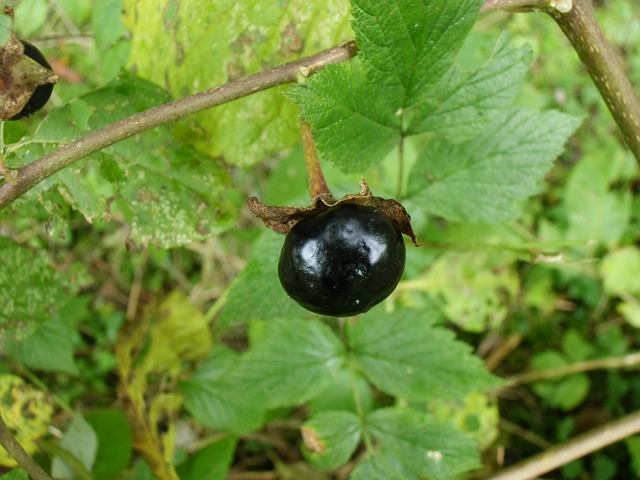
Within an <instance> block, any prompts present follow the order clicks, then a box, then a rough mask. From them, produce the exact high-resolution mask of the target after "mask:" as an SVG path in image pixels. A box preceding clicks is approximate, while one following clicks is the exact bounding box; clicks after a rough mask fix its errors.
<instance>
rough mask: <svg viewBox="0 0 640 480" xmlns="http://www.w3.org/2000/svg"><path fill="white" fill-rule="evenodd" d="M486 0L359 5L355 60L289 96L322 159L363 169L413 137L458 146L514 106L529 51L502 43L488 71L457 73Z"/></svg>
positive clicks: (486, 67)
mask: <svg viewBox="0 0 640 480" xmlns="http://www.w3.org/2000/svg"><path fill="white" fill-rule="evenodd" d="M481 3H482V2H478V1H475V0H469V1H464V2H446V1H435V2H430V3H429V4H428V5H424V4H423V3H422V2H374V1H372V0H359V1H356V2H355V3H354V8H353V14H354V21H353V25H354V30H355V31H356V40H357V41H358V44H359V48H360V52H361V53H360V54H359V55H358V58H357V59H355V60H352V61H351V62H350V64H346V65H345V64H341V65H336V66H332V67H331V68H328V69H326V70H325V71H323V72H320V73H318V74H316V75H314V76H313V77H312V78H311V79H310V80H309V82H307V84H305V85H301V86H297V87H294V88H293V89H292V90H290V91H289V92H288V93H287V96H288V97H289V98H290V99H291V100H293V101H294V102H295V103H296V104H297V105H298V106H299V107H300V109H301V111H302V114H303V115H304V117H305V118H307V119H308V120H309V121H310V123H311V124H312V127H313V132H314V137H315V140H316V144H317V147H318V150H319V152H320V154H321V156H322V158H324V159H326V160H328V161H331V162H333V163H336V165H338V166H339V167H340V168H341V169H342V170H343V171H345V172H350V171H362V170H364V169H366V168H367V167H369V166H370V165H372V164H373V163H376V162H379V161H381V160H382V159H383V158H384V156H385V155H386V154H388V153H389V151H391V150H392V149H393V148H394V147H395V146H396V145H398V144H399V143H400V142H401V141H402V139H403V138H404V137H406V136H407V135H413V134H418V133H424V132H436V133H440V134H442V135H445V136H449V137H451V138H452V139H455V141H456V142H460V141H462V140H464V139H465V138H469V137H471V136H473V135H475V134H476V133H477V132H478V131H479V130H482V129H483V127H484V126H485V125H486V124H487V123H488V122H490V121H491V120H492V118H494V117H495V116H496V115H498V114H499V113H500V112H501V111H503V110H504V109H505V108H506V107H508V106H509V105H510V103H511V102H512V100H513V98H514V97H515V95H516V94H517V92H518V90H519V87H520V84H521V83H522V80H523V77H524V74H525V73H526V71H527V69H528V67H529V64H530V57H531V53H530V49H529V48H527V47H523V48H519V49H516V48H513V47H510V46H509V45H508V43H507V40H508V39H507V37H506V36H504V37H502V38H501V39H500V40H499V41H498V43H497V45H496V47H495V49H494V52H493V56H492V58H491V60H490V61H489V62H487V64H486V65H484V66H483V67H481V68H479V69H477V70H475V71H472V72H461V71H460V70H459V69H458V68H457V67H455V66H453V59H454V57H455V54H456V53H457V52H458V50H459V49H460V47H461V45H462V43H463V41H464V39H465V37H466V35H467V34H468V32H469V29H470V27H471V25H473V22H474V19H475V16H476V14H477V9H478V8H479V6H480V4H481Z"/></svg>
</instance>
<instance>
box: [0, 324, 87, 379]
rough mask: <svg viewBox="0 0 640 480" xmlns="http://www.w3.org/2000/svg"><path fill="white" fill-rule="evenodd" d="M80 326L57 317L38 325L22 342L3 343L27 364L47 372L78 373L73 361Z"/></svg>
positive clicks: (19, 359)
mask: <svg viewBox="0 0 640 480" xmlns="http://www.w3.org/2000/svg"><path fill="white" fill-rule="evenodd" d="M77 336H78V334H77V332H76V329H75V328H73V327H71V326H69V325H66V324H64V323H62V322H61V321H60V319H58V318H57V317H54V318H53V319H51V320H47V321H46V322H44V323H42V324H41V325H38V326H37V327H36V329H35V331H33V332H32V333H31V334H30V335H29V336H27V337H26V338H25V339H23V340H22V341H19V342H18V341H15V340H5V341H4V342H3V343H2V346H3V348H4V350H5V352H6V353H7V355H8V356H9V357H11V358H13V359H14V360H15V361H17V362H19V363H21V364H22V365H24V366H25V367H29V368H33V369H36V370H43V371H45V372H63V373H68V374H70V375H77V374H78V367H77V366H76V364H75V362H74V360H73V351H74V343H75V341H76V339H77Z"/></svg>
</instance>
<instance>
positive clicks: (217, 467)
mask: <svg viewBox="0 0 640 480" xmlns="http://www.w3.org/2000/svg"><path fill="white" fill-rule="evenodd" d="M237 441H238V440H237V438H235V437H225V438H223V439H222V440H218V441H215V442H211V443H210V444H209V445H207V446H206V447H204V448H203V449H201V450H199V451H198V452H197V453H195V454H194V455H193V456H191V457H190V458H189V460H187V461H186V462H185V463H183V464H182V465H180V466H179V467H178V474H179V475H180V479H181V480H224V479H225V478H227V473H228V471H229V466H230V464H231V461H232V460H233V452H234V451H235V448H236V443H237Z"/></svg>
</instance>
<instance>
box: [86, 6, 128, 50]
mask: <svg viewBox="0 0 640 480" xmlns="http://www.w3.org/2000/svg"><path fill="white" fill-rule="evenodd" d="M92 11H93V18H92V20H93V21H92V25H91V26H92V29H93V38H94V40H95V42H96V46H97V47H98V48H107V47H108V46H109V45H111V44H112V43H115V42H116V41H117V40H118V39H119V38H120V37H122V36H123V35H125V34H126V33H127V30H126V29H125V27H124V25H123V23H122V14H123V11H122V0H95V3H94V5H93V9H92Z"/></svg>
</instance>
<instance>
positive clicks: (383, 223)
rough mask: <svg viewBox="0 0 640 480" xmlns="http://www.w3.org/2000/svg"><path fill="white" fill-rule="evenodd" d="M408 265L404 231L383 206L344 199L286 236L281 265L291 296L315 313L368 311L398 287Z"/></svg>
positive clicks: (281, 276)
mask: <svg viewBox="0 0 640 480" xmlns="http://www.w3.org/2000/svg"><path fill="white" fill-rule="evenodd" d="M404 265H405V245H404V241H403V239H402V234H401V233H400V231H399V230H398V228H397V227H396V226H395V225H394V223H393V222H392V221H391V220H390V219H389V217H387V216H386V215H385V214H384V213H382V212H381V211H380V210H378V209H376V208H373V207H368V206H362V205H357V204H349V203H340V204H338V205H336V206H334V207H331V208H329V209H328V210H325V211H324V212H322V213H319V214H318V215H316V216H315V217H311V218H307V219H305V220H302V221H301V222H299V223H298V224H297V225H295V226H294V227H293V228H292V229H291V232H290V233H289V234H288V235H287V237H286V239H285V242H284V245H283V247H282V252H281V253H280V262H279V265H278V274H279V276H280V282H281V283H282V286H283V288H284V290H285V291H286V292H287V294H288V295H289V296H290V297H291V298H293V299H294V300H295V301H296V302H298V303H299V304H300V305H301V306H303V307H304V308H306V309H307V310H311V311H312V312H315V313H319V314H322V315H329V316H339V317H341V316H351V315H357V314H359V313H363V312H366V311H367V310H369V309H370V308H371V307H373V306H374V305H377V304H378V303H380V302H382V301H383V300H384V299H385V298H387V297H388V296H389V295H390V294H391V292H393V290H394V289H395V288H396V286H397V285H398V282H399V281H400V277H401V276H402V272H403V271H404Z"/></svg>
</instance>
